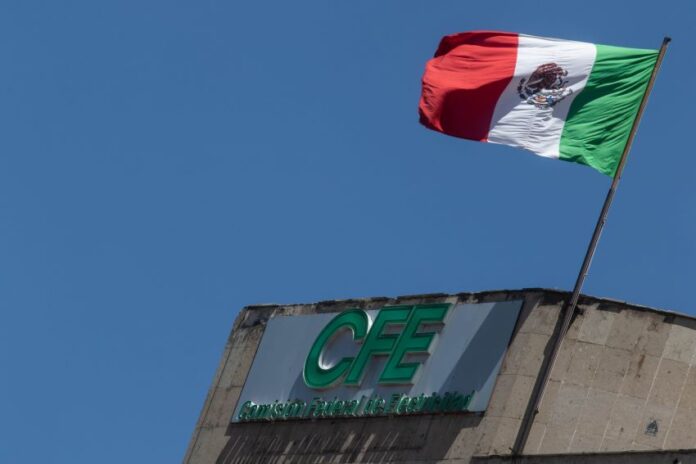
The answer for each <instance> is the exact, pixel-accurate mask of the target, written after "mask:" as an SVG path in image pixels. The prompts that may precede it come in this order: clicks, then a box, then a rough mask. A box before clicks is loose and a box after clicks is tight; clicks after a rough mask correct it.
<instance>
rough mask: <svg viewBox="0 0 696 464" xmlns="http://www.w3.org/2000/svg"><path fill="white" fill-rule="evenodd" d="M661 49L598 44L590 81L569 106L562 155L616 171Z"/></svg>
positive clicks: (598, 168) (575, 160)
mask: <svg viewBox="0 0 696 464" xmlns="http://www.w3.org/2000/svg"><path fill="white" fill-rule="evenodd" d="M657 55H658V51H657V50H641V49H635V48H622V47H612V46H607V45H597V58H596V60H595V63H594V66H593V67H592V72H591V73H590V77H589V79H588V81H587V85H586V86H585V88H584V89H583V90H582V91H581V92H580V93H579V94H578V95H577V96H576V97H575V100H574V101H573V104H572V105H571V107H570V110H569V112H568V116H567V119H566V123H565V127H564V128H563V134H562V135H561V143H560V159H562V160H566V161H573V162H576V163H581V164H587V165H589V166H592V167H593V168H595V169H597V170H598V171H600V172H602V173H604V174H607V175H609V176H612V177H613V176H614V174H615V173H616V168H617V167H618V165H619V160H620V158H621V153H622V152H623V149H624V147H625V146H626V142H627V141H628V135H629V133H630V131H631V126H632V125H633V121H634V120H635V118H636V114H637V113H638V107H639V106H640V101H641V99H642V98H643V94H644V93H645V89H646V87H647V85H648V80H649V79H650V74H651V73H652V70H653V67H654V66H655V61H656V60H657Z"/></svg>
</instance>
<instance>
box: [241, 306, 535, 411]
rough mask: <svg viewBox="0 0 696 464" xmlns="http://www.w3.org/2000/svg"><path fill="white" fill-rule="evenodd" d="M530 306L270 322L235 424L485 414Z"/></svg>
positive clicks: (390, 310)
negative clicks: (515, 333) (523, 309)
mask: <svg viewBox="0 0 696 464" xmlns="http://www.w3.org/2000/svg"><path fill="white" fill-rule="evenodd" d="M521 307H522V301H521V300H517V301H505V302H493V303H479V304H457V305H451V304H444V303H443V304H426V305H413V306H411V305H407V306H387V307H384V308H382V309H379V310H370V311H363V310H358V309H354V310H349V311H344V312H341V313H323V314H312V315H302V316H278V317H274V318H272V319H271V320H269V321H268V324H267V326H266V330H265V332H264V334H263V337H262V339H261V342H260V345H259V348H258V350H257V353H256V356H255V358H254V361H253V364H252V366H251V369H250V370H249V374H248V376H247V379H246V383H245V385H244V388H243V390H242V393H241V396H240V399H239V401H238V403H237V408H236V410H235V412H234V415H233V417H232V421H233V422H248V421H262V420H287V419H310V418H326V417H332V418H336V417H366V416H379V415H404V414H432V413H441V412H463V411H484V410H485V409H486V407H487V406H488V401H489V399H490V395H491V392H492V389H493V384H494V382H495V379H496V376H497V374H498V371H499V370H500V366H501V363H502V360H503V357H504V355H505V352H506V350H507V346H508V343H509V341H510V336H511V334H512V331H513V329H514V327H515V323H516V321H517V318H518V315H519V312H520V308H521Z"/></svg>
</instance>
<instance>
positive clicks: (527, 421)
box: [512, 37, 672, 455]
mask: <svg viewBox="0 0 696 464" xmlns="http://www.w3.org/2000/svg"><path fill="white" fill-rule="evenodd" d="M671 40H672V39H671V38H669V37H665V38H664V39H663V40H662V46H661V47H660V52H659V53H658V55H657V61H656V62H655V67H654V68H653V71H652V74H651V75H650V80H649V81H648V86H647V88H646V89H645V93H644V94H643V99H642V100H641V102H640V106H639V107H638V113H637V114H636V118H635V120H634V121H633V126H632V127H631V132H630V134H629V136H628V141H627V142H626V146H625V147H624V150H623V153H622V154H621V159H620V160H619V165H618V167H617V168H616V174H614V178H613V179H612V181H611V186H610V187H609V191H608V192H607V196H606V198H605V200H604V205H603V206H602V211H601V213H600V214H599V219H598V220H597V225H596V226H595V229H594V232H593V234H592V239H591V240H590V245H589V246H588V247H587V252H586V253H585V259H584V260H583V262H582V267H581V268H580V273H579V274H578V278H577V280H576V281H575V288H573V294H572V296H571V298H570V300H569V301H568V302H567V303H566V305H565V308H564V312H563V313H562V314H564V316H563V322H562V323H561V327H560V330H558V335H557V336H556V339H555V340H554V344H553V348H552V350H551V354H550V356H549V357H548V360H547V361H546V362H545V363H544V364H543V365H542V371H543V372H541V373H540V376H539V377H538V378H537V383H536V385H535V386H534V390H533V391H532V398H530V402H529V407H528V408H527V411H526V413H525V417H524V418H523V419H522V424H521V426H520V430H519V432H518V435H517V439H516V440H515V444H514V445H513V448H512V454H513V455H520V454H522V452H523V451H524V446H525V444H526V443H527V438H528V437H529V431H530V430H531V428H532V423H533V422H534V417H535V416H536V414H537V413H538V412H539V405H540V404H541V400H542V398H543V396H544V390H545V388H546V384H547V383H548V381H549V377H550V376H551V370H552V369H553V366H554V363H555V362H556V357H557V356H558V352H559V350H560V347H561V344H562V343H563V339H564V337H565V334H566V332H568V328H569V327H570V324H571V322H572V320H573V317H574V316H575V311H576V309H577V304H578V299H579V298H580V291H581V290H582V285H583V283H584V282H585V277H587V273H588V271H589V269H590V264H592V257H593V256H594V253H595V250H596V249H597V243H598V242H599V237H600V236H601V235H602V229H603V228H604V224H605V223H606V220H607V215H608V214H609V208H610V207H611V203H612V201H613V200H614V194H615V193H616V189H617V187H618V186H619V181H620V180H621V174H622V173H623V169H624V166H625V165H626V160H627V159H628V153H629V152H630V151H631V144H632V143H633V138H634V137H635V135H636V131H637V130H638V124H639V123H640V119H641V117H642V116H643V110H645V106H646V104H647V102H648V97H649V96H650V92H651V91H652V88H653V84H654V83H655V78H656V77H657V73H658V71H659V70H660V65H661V64H662V59H663V58H664V56H665V52H666V51H667V45H669V43H670V41H671Z"/></svg>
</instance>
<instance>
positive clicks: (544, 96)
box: [419, 31, 658, 176]
mask: <svg viewBox="0 0 696 464" xmlns="http://www.w3.org/2000/svg"><path fill="white" fill-rule="evenodd" d="M657 57H658V51H657V50H641V49H633V48H622V47H612V46H606V45H595V44H591V43H584V42H574V41H568V40H559V39H549V38H543V37H534V36H528V35H522V34H515V33H510V32H485V31H480V32H479V31H477V32H463V33H460V34H454V35H450V36H446V37H444V38H443V39H442V41H441V42H440V46H439V47H438V49H437V52H436V53H435V57H434V58H433V59H431V60H430V61H428V63H427V64H426V68H425V73H424V75H423V92H422V95H421V100H420V105H419V113H420V121H421V123H422V124H423V125H425V126H426V127H428V128H430V129H433V130H436V131H439V132H443V133H445V134H448V135H453V136H456V137H461V138H465V139H471V140H478V141H481V142H492V143H500V144H505V145H511V146H515V147H520V148H523V149H525V150H529V151H531V152H533V153H536V154H537V155H540V156H544V157H547V158H556V159H561V160H565V161H573V162H576V163H582V164H586V165H589V166H592V167H593V168H595V169H597V170H598V171H600V172H602V173H604V174H607V175H609V176H614V174H615V172H616V168H617V166H618V163H619V160H620V158H621V154H622V152H623V150H624V147H625V146H626V142H627V140H628V137H629V133H630V131H631V127H632V126H633V122H634V120H635V118H636V115H637V113H638V107H639V106H640V102H641V100H642V98H643V95H644V94H645V90H646V87H647V85H648V81H649V79H650V76H651V73H652V71H653V68H654V66H655V62H656V60H657Z"/></svg>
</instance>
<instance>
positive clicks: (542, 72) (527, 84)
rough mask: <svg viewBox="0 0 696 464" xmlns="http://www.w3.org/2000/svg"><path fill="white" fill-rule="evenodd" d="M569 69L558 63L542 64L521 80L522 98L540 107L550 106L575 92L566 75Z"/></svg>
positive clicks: (520, 91)
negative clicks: (570, 87)
mask: <svg viewBox="0 0 696 464" xmlns="http://www.w3.org/2000/svg"><path fill="white" fill-rule="evenodd" d="M567 75H568V71H566V70H565V69H563V68H561V67H560V66H559V65H557V64H556V63H546V64H542V65H540V66H539V67H537V68H536V70H535V71H534V72H533V73H532V75H531V76H529V78H528V79H525V78H524V77H523V78H522V79H521V80H520V84H519V85H518V86H517V93H518V94H519V96H520V98H521V99H522V100H524V101H526V102H527V103H529V104H530V105H534V106H536V107H537V108H539V109H542V108H550V107H552V106H554V105H555V104H556V103H558V102H559V101H561V100H563V99H564V98H565V97H567V96H568V95H570V94H572V93H573V89H569V88H568V80H566V79H565V77H566V76H567Z"/></svg>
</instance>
